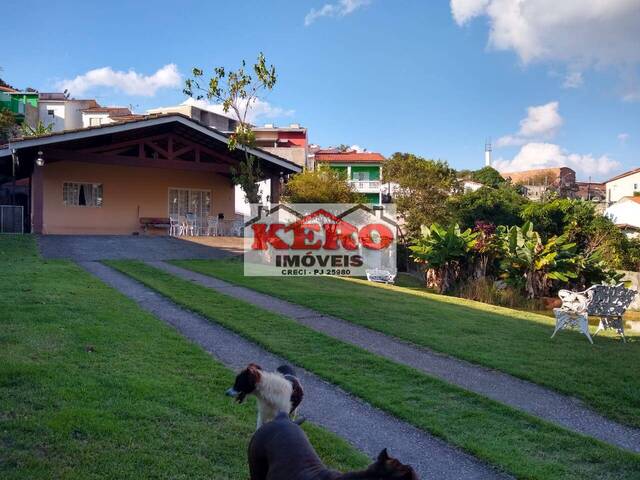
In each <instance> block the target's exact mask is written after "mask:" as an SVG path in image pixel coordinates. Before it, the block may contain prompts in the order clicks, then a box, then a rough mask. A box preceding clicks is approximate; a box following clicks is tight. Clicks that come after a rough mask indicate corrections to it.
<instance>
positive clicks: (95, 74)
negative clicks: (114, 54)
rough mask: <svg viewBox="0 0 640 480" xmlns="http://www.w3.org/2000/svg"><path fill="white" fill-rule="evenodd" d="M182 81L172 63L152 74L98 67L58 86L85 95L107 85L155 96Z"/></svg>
mask: <svg viewBox="0 0 640 480" xmlns="http://www.w3.org/2000/svg"><path fill="white" fill-rule="evenodd" d="M181 82H182V77H181V75H180V72H179V71H178V67H177V66H176V65H175V64H173V63H170V64H168V65H165V66H164V67H162V68H160V69H158V70H157V71H156V72H155V73H153V74H152V75H143V74H141V73H138V72H136V71H134V70H129V71H127V72H124V71H118V70H113V69H112V68H111V67H102V68H96V69H94V70H89V71H88V72H87V73H84V74H82V75H78V76H77V77H75V78H73V79H71V80H63V81H61V82H59V83H58V85H57V87H58V88H60V89H61V90H62V89H67V90H68V91H69V92H70V93H71V95H74V96H78V95H84V94H85V93H86V92H88V91H89V90H92V89H94V88H96V87H107V88H113V89H115V90H118V91H121V92H124V93H126V94H127V95H140V96H144V97H153V96H154V95H155V94H156V92H157V91H158V90H159V89H162V88H175V87H178V86H180V84H181Z"/></svg>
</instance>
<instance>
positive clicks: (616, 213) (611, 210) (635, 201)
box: [604, 197, 640, 237]
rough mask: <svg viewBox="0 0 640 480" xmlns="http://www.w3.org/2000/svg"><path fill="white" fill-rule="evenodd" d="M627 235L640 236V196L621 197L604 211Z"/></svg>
mask: <svg viewBox="0 0 640 480" xmlns="http://www.w3.org/2000/svg"><path fill="white" fill-rule="evenodd" d="M604 214H605V216H606V217H609V218H610V219H611V221H612V222H613V223H615V224H616V226H617V227H618V228H620V229H621V230H622V231H623V232H624V233H625V234H626V235H627V236H629V237H638V236H640V197H622V198H621V199H620V200H619V201H617V202H616V203H614V204H612V205H611V206H609V207H608V208H607V209H606V210H605V212H604Z"/></svg>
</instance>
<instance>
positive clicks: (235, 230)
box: [231, 220, 244, 237]
mask: <svg viewBox="0 0 640 480" xmlns="http://www.w3.org/2000/svg"><path fill="white" fill-rule="evenodd" d="M243 228H244V222H243V221H242V220H235V221H234V222H233V224H232V225H231V236H233V237H241V236H242V229H243Z"/></svg>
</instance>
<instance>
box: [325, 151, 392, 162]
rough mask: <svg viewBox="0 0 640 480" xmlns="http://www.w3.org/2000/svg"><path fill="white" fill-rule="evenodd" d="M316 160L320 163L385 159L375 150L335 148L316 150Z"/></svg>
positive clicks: (379, 160)
mask: <svg viewBox="0 0 640 480" xmlns="http://www.w3.org/2000/svg"><path fill="white" fill-rule="evenodd" d="M314 155H315V160H316V162H320V163H382V162H384V161H385V160H386V159H385V158H384V157H383V156H382V155H381V154H379V153H376V152H358V151H355V150H348V151H340V150H338V149H335V148H329V149H323V150H316V151H315V153H314Z"/></svg>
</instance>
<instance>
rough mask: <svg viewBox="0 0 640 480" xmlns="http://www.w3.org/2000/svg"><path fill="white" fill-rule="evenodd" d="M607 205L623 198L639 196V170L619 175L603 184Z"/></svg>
mask: <svg viewBox="0 0 640 480" xmlns="http://www.w3.org/2000/svg"><path fill="white" fill-rule="evenodd" d="M605 184H606V189H607V203H609V204H612V203H615V202H617V201H619V200H620V199H622V198H623V197H633V196H634V195H636V194H638V195H640V168H635V169H633V170H629V171H628V172H624V173H621V174H620V175H616V176H615V177H613V178H611V179H609V180H607V181H606V182H605Z"/></svg>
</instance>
